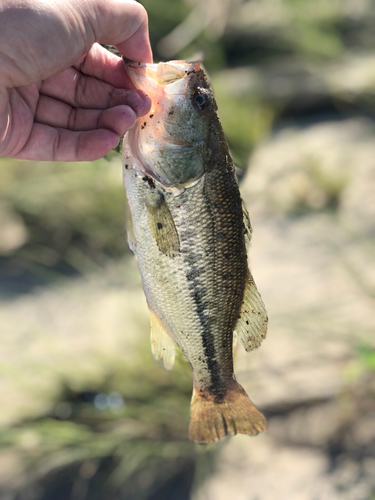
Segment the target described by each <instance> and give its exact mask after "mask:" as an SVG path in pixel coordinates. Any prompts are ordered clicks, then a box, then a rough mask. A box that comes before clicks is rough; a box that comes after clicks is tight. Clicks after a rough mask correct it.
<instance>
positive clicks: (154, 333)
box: [150, 311, 176, 370]
mask: <svg viewBox="0 0 375 500" xmlns="http://www.w3.org/2000/svg"><path fill="white" fill-rule="evenodd" d="M150 312H151V350H152V354H153V355H154V357H155V359H162V360H163V364H164V367H165V368H166V369H167V370H170V369H171V368H172V366H173V363H174V358H175V354H176V343H175V342H174V341H173V340H172V339H171V337H170V336H169V335H168V333H167V332H166V331H165V329H164V326H163V325H162V323H161V321H160V320H159V318H158V317H157V316H156V314H155V313H154V312H153V311H150Z"/></svg>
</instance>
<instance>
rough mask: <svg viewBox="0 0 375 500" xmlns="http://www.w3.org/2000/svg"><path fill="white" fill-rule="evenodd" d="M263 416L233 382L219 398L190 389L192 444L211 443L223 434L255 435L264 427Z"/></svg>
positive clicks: (190, 433) (190, 432)
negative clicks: (191, 392)
mask: <svg viewBox="0 0 375 500" xmlns="http://www.w3.org/2000/svg"><path fill="white" fill-rule="evenodd" d="M266 427H267V424H266V419H265V418H264V415H262V413H260V411H258V410H257V408H256V407H255V406H254V405H253V403H252V402H251V401H250V399H249V397H248V395H247V394H246V392H245V390H244V388H243V387H242V386H241V385H240V384H239V383H238V382H236V381H234V386H233V387H232V388H231V389H229V390H228V391H227V393H226V394H225V396H224V397H223V399H221V400H219V401H218V400H217V398H216V397H215V396H213V395H211V394H207V393H200V392H199V391H198V390H197V389H195V388H194V390H193V398H192V401H191V419H190V426H189V435H190V439H191V440H192V441H194V442H195V443H214V442H216V441H219V439H221V438H223V437H224V436H226V435H227V434H232V436H235V435H236V434H249V435H250V436H255V435H256V434H259V432H263V431H265V430H266Z"/></svg>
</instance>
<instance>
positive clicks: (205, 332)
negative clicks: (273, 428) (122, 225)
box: [123, 61, 267, 443]
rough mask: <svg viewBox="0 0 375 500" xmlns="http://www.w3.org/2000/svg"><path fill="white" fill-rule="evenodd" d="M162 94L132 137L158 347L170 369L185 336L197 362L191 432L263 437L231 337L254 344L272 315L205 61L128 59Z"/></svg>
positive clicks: (134, 205)
mask: <svg viewBox="0 0 375 500" xmlns="http://www.w3.org/2000/svg"><path fill="white" fill-rule="evenodd" d="M125 67H126V69H127V72H128V74H129V76H130V78H131V80H132V82H133V84H134V86H135V87H136V88H139V89H142V90H143V91H145V92H146V93H147V94H148V95H149V97H150V98H151V100H152V108H151V111H150V113H149V115H148V116H147V117H142V118H139V119H138V120H137V121H136V124H135V125H134V127H133V128H132V129H131V130H130V131H129V132H128V134H127V135H126V136H125V139H124V145H123V155H124V182H125V188H126V193H127V199H128V204H129V214H130V223H129V226H128V240H129V244H130V247H131V249H132V250H133V251H134V252H135V254H136V255H137V258H138V265H139V269H140V273H141V276H142V283H143V288H144V292H145V296H146V299H147V303H148V307H149V309H150V313H151V346H152V351H153V354H154V356H155V357H156V358H157V359H161V360H163V362H164V365H165V366H166V368H169V369H170V368H171V367H172V365H173V361H174V357H175V349H176V344H178V345H179V346H180V348H181V349H182V351H183V353H184V355H185V357H186V359H187V360H188V361H189V363H190V364H191V366H192V371H193V398H192V403H191V421H190V428H189V431H190V438H191V439H192V440H193V441H195V442H197V443H211V442H215V441H217V440H219V439H220V438H222V437H223V436H225V435H226V434H228V433H229V434H233V435H234V434H237V433H242V434H250V435H255V434H258V433H259V432H262V431H264V430H265V429H266V421H265V418H264V416H263V415H262V414H261V413H260V412H259V411H258V410H257V409H256V407H255V406H254V405H253V403H252V402H251V401H250V399H249V398H248V396H247V394H246V392H245V391H244V389H243V388H242V387H241V385H240V384H239V383H238V382H237V381H236V379H235V375H234V371H233V335H236V336H237V337H238V339H239V341H240V342H241V344H242V345H243V346H244V347H245V349H246V350H247V351H250V350H252V349H254V348H256V347H258V346H259V345H260V343H261V342H262V340H263V339H264V338H265V336H266V332H267V313H266V310H265V307H264V304H263V301H262V299H261V297H260V295H259V292H258V290H257V287H256V285H255V283H254V279H253V277H252V275H251V273H250V270H249V268H248V263H247V248H248V246H249V242H250V239H251V233H252V229H251V225H250V219H249V216H248V213H247V211H246V208H245V207H244V205H243V203H242V200H241V197H240V193H239V190H238V186H237V182H236V179H235V170H234V165H233V162H232V159H231V157H230V154H229V151H228V147H227V144H226V141H225V138H224V134H223V130H222V127H221V124H220V121H219V118H218V116H217V113H216V112H217V105H216V102H215V98H214V95H213V92H212V89H211V86H210V83H209V81H208V79H207V77H206V75H205V73H204V71H203V69H202V67H201V65H200V63H188V62H186V61H170V62H166V63H159V64H143V63H134V62H131V61H125Z"/></svg>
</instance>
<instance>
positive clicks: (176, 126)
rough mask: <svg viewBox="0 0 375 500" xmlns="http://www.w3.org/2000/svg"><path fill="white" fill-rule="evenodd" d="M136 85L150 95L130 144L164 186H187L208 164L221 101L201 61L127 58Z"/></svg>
mask: <svg viewBox="0 0 375 500" xmlns="http://www.w3.org/2000/svg"><path fill="white" fill-rule="evenodd" d="M125 66H126V70H127V72H128V75H129V77H130V79H131V81H132V83H133V85H134V86H135V87H136V88H138V89H141V90H143V91H144V92H146V93H147V94H148V96H149V97H150V98H151V101H152V106H151V111H150V113H149V114H148V116H147V117H141V118H139V119H138V120H137V122H136V124H135V126H134V127H133V129H132V130H131V131H130V132H129V133H128V138H127V141H128V144H129V147H130V149H131V150H132V153H133V155H135V156H136V157H137V158H138V160H139V162H140V165H141V168H143V169H144V170H145V171H146V172H147V173H148V174H149V175H152V177H154V178H155V179H156V180H158V181H159V182H161V183H162V184H164V185H165V186H177V187H180V186H185V187H186V186H188V185H190V184H191V183H194V182H195V181H196V180H197V179H199V178H200V177H201V176H202V175H203V174H204V172H205V171H206V169H207V165H208V162H207V156H208V155H209V153H210V148H209V138H210V134H211V133H212V130H213V124H214V123H215V122H216V121H217V120H218V118H217V114H216V111H217V105H216V101H215V98H214V95H213V92H212V90H211V87H210V84H209V81H208V79H207V77H206V75H205V73H204V70H203V69H202V67H201V63H199V62H194V63H191V62H186V61H169V62H166V63H159V64H146V63H134V62H130V61H128V62H125Z"/></svg>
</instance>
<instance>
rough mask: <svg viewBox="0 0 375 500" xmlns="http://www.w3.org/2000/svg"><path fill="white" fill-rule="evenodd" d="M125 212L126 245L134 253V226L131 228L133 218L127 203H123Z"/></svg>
mask: <svg viewBox="0 0 375 500" xmlns="http://www.w3.org/2000/svg"><path fill="white" fill-rule="evenodd" d="M125 214H126V231H127V233H128V245H129V248H130V250H131V251H132V252H134V253H135V248H136V243H135V236H134V228H133V218H132V213H131V210H130V207H129V203H126V205H125Z"/></svg>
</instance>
